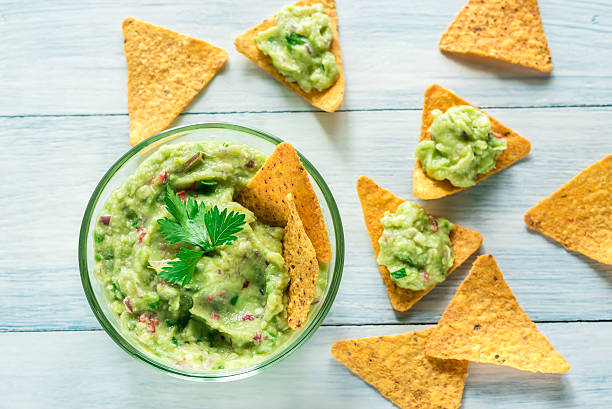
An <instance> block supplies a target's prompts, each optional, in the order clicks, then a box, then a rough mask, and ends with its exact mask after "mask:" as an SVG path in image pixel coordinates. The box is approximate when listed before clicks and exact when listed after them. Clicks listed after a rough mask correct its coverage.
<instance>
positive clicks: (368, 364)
mask: <svg viewBox="0 0 612 409" xmlns="http://www.w3.org/2000/svg"><path fill="white" fill-rule="evenodd" d="M431 331H433V328H432V329H426V330H424V331H419V332H411V333H408V334H401V335H392V336H385V337H371V338H360V339H354V340H348V341H347V340H344V341H339V342H336V343H335V344H334V345H333V346H332V349H331V353H332V355H333V356H334V357H335V358H336V359H337V360H338V361H340V362H341V363H343V364H344V365H346V366H347V367H348V368H349V369H350V370H351V371H352V372H353V373H355V374H356V375H357V376H359V377H360V378H361V379H363V380H364V381H366V382H367V383H369V384H370V385H372V386H374V387H375V388H376V389H378V390H379V391H380V393H381V394H382V395H383V396H384V397H385V398H387V399H389V400H391V401H392V402H393V403H395V404H396V405H397V406H399V407H400V408H404V409H408V408H410V409H420V408H432V409H433V408H436V409H438V408H444V409H456V408H458V407H459V406H461V396H462V395H463V387H464V385H465V378H466V377H467V374H468V373H467V372H468V361H455V360H452V359H448V360H447V359H436V358H429V357H427V356H425V350H424V349H425V341H426V340H427V337H428V336H429V334H430V333H431Z"/></svg>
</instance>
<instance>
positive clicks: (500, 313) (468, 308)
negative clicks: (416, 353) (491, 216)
mask: <svg viewBox="0 0 612 409" xmlns="http://www.w3.org/2000/svg"><path fill="white" fill-rule="evenodd" d="M425 353H426V354H427V355H428V356H432V357H435V358H442V359H467V360H469V361H476V362H488V363H492V364H497V365H506V366H511V367H513V368H518V369H523V370H527V371H532V372H543V373H565V372H567V371H568V370H569V364H568V363H567V362H566V361H565V359H563V357H562V356H561V355H559V354H558V353H557V352H555V350H554V348H553V347H552V345H550V342H548V340H547V339H546V338H545V337H544V335H542V333H540V331H538V329H537V328H536V326H535V324H534V323H533V322H532V321H531V320H530V319H529V317H528V316H527V314H525V312H524V311H523V309H522V308H521V306H520V305H519V304H518V302H517V301H516V298H515V297H514V294H512V291H511V290H510V287H508V284H506V281H504V276H503V275H502V272H501V271H500V270H499V267H497V263H495V259H494V258H493V256H492V255H490V254H486V255H484V256H480V257H478V258H477V259H476V261H475V262H474V266H473V267H472V270H471V271H470V273H469V274H468V276H467V277H466V278H465V280H464V281H463V283H461V285H460V286H459V289H458V290H457V293H456V294H455V296H454V297H453V299H452V300H451V302H450V303H449V304H448V307H446V311H444V314H442V318H440V322H438V326H437V327H436V329H435V330H434V331H433V332H432V334H431V335H430V336H429V338H428V340H427V344H426V346H425Z"/></svg>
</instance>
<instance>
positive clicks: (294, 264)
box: [283, 194, 319, 329]
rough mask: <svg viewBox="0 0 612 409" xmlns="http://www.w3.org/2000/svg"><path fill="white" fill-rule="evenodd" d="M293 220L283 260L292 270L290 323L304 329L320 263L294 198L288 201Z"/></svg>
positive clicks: (288, 308)
mask: <svg viewBox="0 0 612 409" xmlns="http://www.w3.org/2000/svg"><path fill="white" fill-rule="evenodd" d="M285 202H286V203H287V208H288V211H289V217H288V220H287V225H286V226H285V235H284V237H283V258H284V259H285V263H287V269H288V270H289V277H290V278H291V281H290V282H289V302H288V304H287V316H288V318H287V320H288V322H289V326H290V327H291V328H293V329H301V328H302V325H304V323H305V322H306V319H307V318H308V311H309V310H310V303H311V302H312V297H313V296H314V293H315V289H316V287H317V278H318V277H319V263H318V262H317V254H316V252H315V249H314V247H313V245H312V243H311V242H310V239H309V238H308V235H307V234H306V231H305V230H304V225H303V224H302V220H301V219H300V215H299V214H298V211H297V208H296V207H295V201H294V200H293V196H292V195H291V194H288V195H287V197H286V198H285Z"/></svg>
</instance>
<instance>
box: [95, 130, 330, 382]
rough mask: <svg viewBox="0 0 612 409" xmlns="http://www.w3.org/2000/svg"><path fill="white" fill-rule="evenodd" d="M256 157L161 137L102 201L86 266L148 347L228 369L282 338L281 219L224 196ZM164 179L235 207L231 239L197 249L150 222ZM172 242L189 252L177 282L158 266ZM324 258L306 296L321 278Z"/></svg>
mask: <svg viewBox="0 0 612 409" xmlns="http://www.w3.org/2000/svg"><path fill="white" fill-rule="evenodd" d="M264 160H265V155H264V154H263V153H262V152H260V151H257V150H255V149H253V148H250V147H248V146H245V145H236V144H221V143H218V142H203V143H199V144H194V143H180V144H174V145H165V146H162V147H161V148H159V150H158V151H157V152H155V153H154V154H152V155H151V156H150V157H149V158H147V159H146V160H145V161H144V162H143V163H142V164H141V165H140V166H139V167H138V168H137V170H136V171H135V173H134V174H132V175H131V176H130V177H129V178H128V179H127V180H126V181H125V183H124V184H123V185H122V186H121V187H120V188H118V189H117V190H116V191H114V192H113V193H112V195H111V196H110V198H109V199H108V201H107V202H106V205H105V207H104V210H103V213H102V216H101V217H100V219H99V221H98V223H97V226H96V228H95V231H94V250H95V274H96V276H97V278H98V280H99V281H100V282H101V284H102V287H103V289H104V292H105V294H106V297H107V300H108V303H109V307H110V310H111V311H112V312H114V313H115V314H116V315H117V321H118V323H119V325H120V327H121V331H122V332H123V333H124V334H125V335H126V336H127V337H129V338H131V339H133V340H135V341H136V343H138V344H139V345H140V346H141V347H142V348H144V349H145V350H146V351H148V352H149V353H151V354H153V355H156V356H158V357H160V358H161V359H162V360H164V361H167V362H168V363H171V364H175V365H180V366H184V367H188V368H190V369H192V370H200V371H210V370H218V369H235V368H239V367H244V366H247V365H250V364H252V363H254V362H257V361H259V360H262V359H264V358H266V357H268V356H270V355H273V354H274V352H275V351H276V350H278V349H279V348H280V347H281V346H283V344H285V343H286V342H287V341H288V340H289V339H290V338H291V336H292V333H293V331H291V330H290V328H289V326H288V324H287V312H286V306H287V295H286V288H287V285H288V282H289V275H288V273H287V268H286V265H285V262H284V260H283V257H282V242H281V240H282V237H283V229H282V228H280V227H270V226H267V225H265V224H263V223H261V222H260V221H258V220H257V219H256V218H255V216H254V215H253V213H252V212H251V211H249V210H248V209H246V208H244V207H243V206H241V205H240V204H238V203H236V202H234V201H233V197H234V194H235V193H237V192H238V191H239V190H240V189H242V188H243V187H244V186H245V185H246V183H247V182H248V181H249V180H250V179H251V178H252V177H253V176H254V175H255V173H256V172H257V170H258V169H259V168H260V167H261V166H262V164H263V162H264ZM168 187H170V188H171V189H172V190H174V191H175V192H177V194H178V197H176V198H175V200H177V201H179V203H180V200H183V201H185V204H186V205H188V204H189V203H188V202H187V201H191V200H195V202H196V203H199V204H203V205H205V206H206V208H213V207H214V206H217V207H218V208H219V209H221V210H223V209H227V211H228V212H232V211H234V212H238V213H240V214H243V215H244V221H245V224H244V225H243V226H242V229H241V230H240V231H239V232H238V233H236V234H235V240H234V241H233V242H232V243H231V244H228V245H221V246H219V247H215V248H213V249H204V251H200V252H199V253H198V252H197V251H196V250H199V248H198V247H197V246H194V245H192V244H190V243H186V242H181V243H178V242H177V243H171V242H169V241H168V240H167V238H165V237H164V234H163V233H162V231H161V228H160V224H159V223H158V220H160V219H163V218H168V217H170V214H169V212H168V209H167V208H166V207H165V206H164V202H165V196H166V195H168V194H169V192H170V191H171V190H170V189H168ZM179 197H180V199H179ZM187 208H189V206H187ZM170 218H171V217H170ZM195 231H196V230H194V232H195ZM211 240H212V239H211ZM179 249H183V250H184V249H186V250H187V251H191V253H190V254H198V257H197V259H195V261H194V262H195V263H197V264H195V268H194V270H193V274H192V276H190V277H189V280H185V281H184V282H183V284H185V285H184V286H181V285H180V284H172V283H171V282H170V281H167V280H165V279H162V278H160V276H159V275H160V273H161V275H162V276H163V270H164V269H165V268H166V269H167V268H168V266H169V264H172V263H173V262H175V260H176V257H177V253H179ZM326 268H327V266H326V265H322V268H321V274H320V275H319V282H318V287H317V291H316V293H315V296H314V298H313V302H316V301H318V300H320V298H321V296H322V293H323V291H324V289H325V287H326V273H327V270H326Z"/></svg>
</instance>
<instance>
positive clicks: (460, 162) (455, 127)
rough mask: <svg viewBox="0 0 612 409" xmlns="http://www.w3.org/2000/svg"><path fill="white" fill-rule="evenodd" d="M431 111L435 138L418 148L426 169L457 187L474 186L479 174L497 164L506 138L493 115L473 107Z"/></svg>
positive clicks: (426, 171)
mask: <svg viewBox="0 0 612 409" xmlns="http://www.w3.org/2000/svg"><path fill="white" fill-rule="evenodd" d="M431 113H432V115H433V118H434V119H433V123H432V125H431V127H430V128H429V132H431V138H432V139H431V140H430V141H422V142H420V143H419V144H418V145H417V148H416V151H415V156H416V157H417V158H418V159H419V160H420V161H421V166H422V167H423V171H425V173H427V176H429V177H430V178H432V179H436V180H444V179H448V181H449V182H450V183H451V184H452V185H453V186H457V187H469V186H473V185H474V184H476V177H477V176H478V175H479V174H483V173H487V172H489V171H490V170H491V169H493V168H494V167H495V161H496V160H497V157H498V156H499V155H500V154H501V153H502V152H503V151H504V149H506V140H505V139H503V138H501V137H499V136H497V135H495V134H494V133H492V132H491V121H490V120H489V117H488V116H487V115H485V114H483V113H482V112H480V111H479V110H477V109H476V108H474V107H472V106H469V105H461V106H454V107H451V108H449V109H448V110H447V111H446V112H444V113H442V111H440V110H438V109H435V110H433V111H432V112H431Z"/></svg>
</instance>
